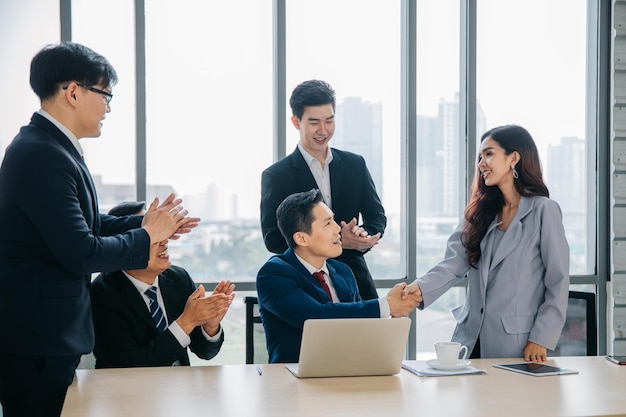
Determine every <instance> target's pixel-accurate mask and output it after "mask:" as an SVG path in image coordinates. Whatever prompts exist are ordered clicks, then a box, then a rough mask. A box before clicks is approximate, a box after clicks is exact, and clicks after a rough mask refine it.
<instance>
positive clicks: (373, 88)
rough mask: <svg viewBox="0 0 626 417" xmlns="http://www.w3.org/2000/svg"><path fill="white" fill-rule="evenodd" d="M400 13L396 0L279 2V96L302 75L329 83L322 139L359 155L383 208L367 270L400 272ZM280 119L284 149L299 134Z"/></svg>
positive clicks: (386, 273) (290, 147)
mask: <svg viewBox="0 0 626 417" xmlns="http://www.w3.org/2000/svg"><path fill="white" fill-rule="evenodd" d="M400 18H401V16H400V2H389V1H387V0H342V1H336V0H319V1H316V2H315V7H311V3H309V2H296V1H294V2H286V20H287V25H286V26H287V34H286V41H287V46H286V48H287V51H286V56H287V64H286V65H287V82H286V85H287V97H286V100H289V96H290V95H291V92H292V90H293V89H294V87H295V86H296V85H297V84H299V83H300V82H302V81H305V80H309V79H320V80H324V81H327V82H328V83H330V85H332V87H333V88H334V89H335V91H336V93H337V109H336V130H335V135H334V137H333V139H332V141H331V142H330V146H331V147H336V148H338V149H342V150H346V151H350V152H354V153H357V154H360V155H362V156H363V157H364V158H365V161H366V163H367V167H368V169H369V171H370V173H371V174H372V178H373V180H374V183H375V185H376V190H377V191H378V195H379V196H380V198H381V200H382V203H383V206H384V208H385V213H386V215H387V228H386V230H385V234H384V236H383V238H382V239H381V240H380V241H379V243H378V245H376V247H375V248H374V249H373V250H372V251H371V252H369V253H368V254H367V255H366V261H367V263H368V265H369V268H370V270H371V272H372V275H373V276H374V277H375V278H400V277H402V276H405V274H406V272H405V269H404V263H405V262H404V261H403V260H402V259H401V258H400V254H401V252H402V251H401V241H402V239H401V229H400V227H401V218H402V215H403V213H402V208H401V205H400V201H401V199H400V196H401V194H400V192H401V187H400V186H401V183H402V181H401V177H400V175H401V173H400V171H401V163H400V158H401V156H400V147H401V140H400V139H401V135H400V39H401V38H400V35H401V30H400V28H401V25H400ZM339 28H341V30H339ZM287 112H288V116H291V110H290V109H289V108H288V111H287ZM287 119H289V118H287ZM285 123H287V153H291V152H292V151H293V150H294V149H295V146H296V143H297V142H298V139H299V137H298V132H297V131H296V129H295V128H294V127H293V125H292V124H291V121H289V120H286V121H285ZM341 220H346V221H350V219H341Z"/></svg>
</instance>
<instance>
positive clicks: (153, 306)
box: [146, 287, 167, 333]
mask: <svg viewBox="0 0 626 417" xmlns="http://www.w3.org/2000/svg"><path fill="white" fill-rule="evenodd" d="M156 291H157V289H156V287H150V288H148V289H147V290H146V295H147V296H148V298H149V299H150V314H151V315H152V320H153V321H154V325H155V326H156V328H157V331H158V332H159V333H163V331H164V330H165V329H166V328H167V322H166V321H165V315H164V314H163V310H161V307H159V303H158V302H157V292H156Z"/></svg>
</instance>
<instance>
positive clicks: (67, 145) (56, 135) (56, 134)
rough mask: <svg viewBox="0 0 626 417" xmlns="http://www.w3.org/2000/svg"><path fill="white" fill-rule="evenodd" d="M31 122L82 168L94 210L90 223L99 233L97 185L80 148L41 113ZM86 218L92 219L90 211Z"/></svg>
mask: <svg viewBox="0 0 626 417" xmlns="http://www.w3.org/2000/svg"><path fill="white" fill-rule="evenodd" d="M31 123H33V124H34V125H36V126H38V127H39V128H40V129H42V130H44V131H45V132H46V133H48V134H49V135H50V136H51V137H52V138H53V139H54V140H55V141H56V142H57V143H58V144H59V146H61V147H62V148H63V149H65V151H67V153H68V154H69V155H70V156H71V157H72V159H73V160H74V163H75V164H76V166H77V167H78V169H79V170H80V172H81V176H82V178H83V181H84V183H85V186H86V187H87V190H88V192H89V193H88V195H87V197H88V198H89V204H90V206H91V210H92V213H91V214H92V215H93V223H92V224H89V226H90V227H91V230H92V231H93V232H94V234H95V235H99V234H100V216H99V208H98V197H97V194H96V186H95V184H94V183H93V178H92V177H91V173H90V172H89V168H87V165H86V164H85V161H84V160H83V158H82V157H81V155H80V154H79V153H78V150H77V149H76V148H75V147H74V145H73V144H72V142H71V141H70V139H69V138H68V137H67V136H65V134H64V133H63V132H61V131H60V130H59V129H58V128H57V127H56V126H55V125H54V124H53V123H52V122H51V121H50V120H48V119H46V118H45V117H43V116H42V115H40V114H39V113H35V114H33V117H32V118H31ZM85 219H86V220H89V219H90V216H89V213H85Z"/></svg>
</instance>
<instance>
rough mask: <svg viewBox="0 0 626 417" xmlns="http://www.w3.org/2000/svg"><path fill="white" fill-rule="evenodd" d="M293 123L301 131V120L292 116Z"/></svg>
mask: <svg viewBox="0 0 626 417" xmlns="http://www.w3.org/2000/svg"><path fill="white" fill-rule="evenodd" d="M291 123H292V124H293V126H294V127H295V128H296V129H298V130H300V120H298V118H297V117H296V116H291Z"/></svg>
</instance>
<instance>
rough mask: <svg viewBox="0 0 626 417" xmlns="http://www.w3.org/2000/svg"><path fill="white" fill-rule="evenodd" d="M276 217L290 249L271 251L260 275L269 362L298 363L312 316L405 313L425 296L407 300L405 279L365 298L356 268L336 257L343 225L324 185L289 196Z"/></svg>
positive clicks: (260, 302)
mask: <svg viewBox="0 0 626 417" xmlns="http://www.w3.org/2000/svg"><path fill="white" fill-rule="evenodd" d="M276 217H277V219H278V227H279V229H280V232H281V233H282V235H283V236H284V237H285V239H286V241H287V243H288V245H289V249H287V250H286V251H285V252H284V253H283V254H280V255H274V256H272V257H271V258H270V259H269V260H268V261H267V262H266V263H265V265H263V267H261V269H260V270H259V272H258V274H257V280H256V285H257V292H258V296H259V312H260V314H261V319H262V321H263V327H264V329H265V336H266V340H267V350H268V354H269V361H270V363H277V362H298V358H299V356H300V344H301V342H302V328H303V326H304V321H305V320H307V319H320V318H321V319H324V318H358V317H370V318H375V317H380V318H388V317H390V316H391V317H405V316H407V315H409V313H410V312H411V311H412V310H413V309H415V308H416V307H417V305H418V304H419V303H420V302H421V301H422V297H421V294H420V293H419V292H418V293H415V294H412V295H414V297H411V298H407V299H406V300H402V299H401V294H402V290H403V289H404V287H406V284H404V283H401V284H396V285H395V286H394V287H393V288H392V289H391V291H389V293H388V294H387V296H386V297H381V298H379V299H373V300H365V301H363V300H362V299H361V296H360V295H359V290H358V287H357V283H356V280H355V278H354V274H353V273H352V270H351V269H350V268H349V267H348V266H347V265H346V264H344V263H343V262H340V261H337V260H335V259H333V258H336V257H337V256H338V255H340V254H341V252H342V248H341V236H340V231H341V227H340V226H339V225H338V224H337V223H336V222H335V221H334V219H333V212H332V210H330V208H328V206H327V205H326V204H324V202H323V200H322V195H321V193H320V191H319V190H317V189H313V190H311V191H307V192H301V193H295V194H292V195H290V196H288V197H287V198H285V199H284V200H283V202H282V203H281V204H280V205H279V206H278V209H277V210H276ZM316 275H317V276H318V277H316ZM372 337H376V335H372Z"/></svg>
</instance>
